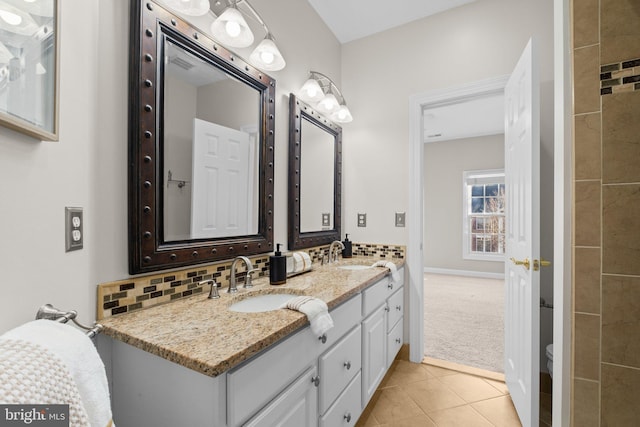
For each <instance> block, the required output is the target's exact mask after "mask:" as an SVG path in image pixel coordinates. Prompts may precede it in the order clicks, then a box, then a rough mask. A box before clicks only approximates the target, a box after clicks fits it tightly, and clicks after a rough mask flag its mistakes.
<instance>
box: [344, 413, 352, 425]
mask: <svg viewBox="0 0 640 427" xmlns="http://www.w3.org/2000/svg"><path fill="white" fill-rule="evenodd" d="M344 419H345V420H346V421H347V422H348V423H350V422H351V412H347V413H346V414H345V415H344Z"/></svg>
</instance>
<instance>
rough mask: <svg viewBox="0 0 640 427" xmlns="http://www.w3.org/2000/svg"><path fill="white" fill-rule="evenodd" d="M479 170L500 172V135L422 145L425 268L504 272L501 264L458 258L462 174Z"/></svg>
mask: <svg viewBox="0 0 640 427" xmlns="http://www.w3.org/2000/svg"><path fill="white" fill-rule="evenodd" d="M481 169H504V135H490V136H482V137H477V138H465V139H458V140H454V141H442V142H433V143H429V144H425V146H424V174H425V183H424V241H425V242H428V244H426V245H425V246H424V266H425V268H438V269H448V270H464V271H474V272H484V273H501V274H503V273H504V262H493V261H478V260H469V259H463V258H462V209H463V204H462V187H463V184H462V174H463V172H464V171H470V170H481Z"/></svg>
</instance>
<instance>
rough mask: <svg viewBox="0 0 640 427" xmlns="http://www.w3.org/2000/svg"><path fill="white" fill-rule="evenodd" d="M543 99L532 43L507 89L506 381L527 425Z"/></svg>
mask: <svg viewBox="0 0 640 427" xmlns="http://www.w3.org/2000/svg"><path fill="white" fill-rule="evenodd" d="M539 116H540V99H539V82H538V75H537V71H536V66H535V44H534V43H533V40H529V43H528V44H527V47H526V48H525V49H524V52H523V53H522V56H521V57H520V60H519V61H518V64H517V65H516V68H515V69H514V71H513V73H512V75H511V77H510V78H509V81H508V82H507V85H506V87H505V181H506V187H507V197H506V199H507V200H506V207H507V213H506V217H507V241H506V243H507V244H506V257H507V260H506V262H505V288H506V289H505V292H506V296H505V319H504V321H505V379H506V383H507V386H508V388H509V393H510V394H511V399H512V401H513V404H514V406H515V408H516V410H517V412H518V415H519V417H520V421H521V422H522V425H523V426H524V427H534V426H535V427H537V426H538V423H539V421H538V417H539V389H540V384H539V375H540V374H539V372H540V366H539V365H540V359H539V354H540V351H539V348H540V305H539V304H540V272H539V271H538V269H539V268H538V264H539V259H540V210H539V206H540V129H539V128H540V118H539Z"/></svg>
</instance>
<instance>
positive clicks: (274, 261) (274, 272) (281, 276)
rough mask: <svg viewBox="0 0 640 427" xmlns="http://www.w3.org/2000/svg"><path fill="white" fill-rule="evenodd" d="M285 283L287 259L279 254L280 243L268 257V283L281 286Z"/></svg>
mask: <svg viewBox="0 0 640 427" xmlns="http://www.w3.org/2000/svg"><path fill="white" fill-rule="evenodd" d="M286 282H287V257H286V256H284V255H282V252H280V243H278V244H277V245H276V251H275V253H274V254H273V255H271V256H270V257H269V283H271V284H272V285H283V284H285V283H286Z"/></svg>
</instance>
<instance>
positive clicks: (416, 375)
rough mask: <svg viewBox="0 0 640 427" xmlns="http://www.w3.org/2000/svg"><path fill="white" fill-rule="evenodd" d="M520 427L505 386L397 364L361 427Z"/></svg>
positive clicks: (455, 373) (436, 369)
mask: <svg viewBox="0 0 640 427" xmlns="http://www.w3.org/2000/svg"><path fill="white" fill-rule="evenodd" d="M374 426H380V427H382V426H385V427H390V426H393V427H449V426H451V427H467V426H468V427H484V426H487V427H492V426H498V427H521V424H520V421H519V420H518V415H517V414H516V410H515V408H514V407H513V404H512V403H511V398H510V397H509V391H508V390H507V387H506V385H505V384H504V383H503V382H500V381H494V380H490V379H486V378H481V377H477V376H473V375H469V374H465V373H461V372H458V371H453V370H449V369H444V368H440V367H437V366H432V365H427V364H417V363H409V362H407V361H404V360H396V361H394V363H393V365H392V367H391V368H390V369H389V372H388V374H387V376H386V377H385V378H384V380H383V381H382V384H381V385H380V387H378V390H377V391H376V392H375V394H374V395H373V397H372V398H371V401H370V402H369V405H368V406H367V408H366V409H365V411H364V413H363V414H362V416H361V417H360V419H359V420H358V423H357V424H356V427H374Z"/></svg>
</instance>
